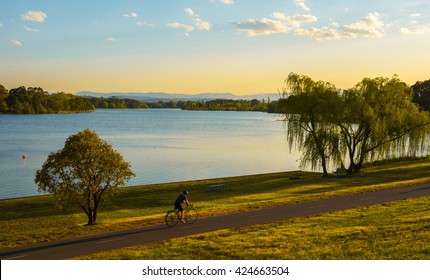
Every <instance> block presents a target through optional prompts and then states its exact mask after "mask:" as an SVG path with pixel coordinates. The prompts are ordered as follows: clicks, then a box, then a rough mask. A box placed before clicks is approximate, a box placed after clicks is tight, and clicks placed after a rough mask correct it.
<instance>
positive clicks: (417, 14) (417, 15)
mask: <svg viewBox="0 0 430 280" xmlns="http://www.w3.org/2000/svg"><path fill="white" fill-rule="evenodd" d="M409 16H410V17H420V16H421V14H420V13H415V14H410V15H409Z"/></svg>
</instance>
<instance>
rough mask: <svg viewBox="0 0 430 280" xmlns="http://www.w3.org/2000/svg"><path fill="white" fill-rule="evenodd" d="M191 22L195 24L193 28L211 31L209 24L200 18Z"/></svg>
mask: <svg viewBox="0 0 430 280" xmlns="http://www.w3.org/2000/svg"><path fill="white" fill-rule="evenodd" d="M193 22H194V23H195V26H196V28H197V29H198V30H206V31H210V30H211V27H212V25H211V24H210V23H209V22H207V21H204V20H202V19H201V18H198V17H197V18H193Z"/></svg>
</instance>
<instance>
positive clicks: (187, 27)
mask: <svg viewBox="0 0 430 280" xmlns="http://www.w3.org/2000/svg"><path fill="white" fill-rule="evenodd" d="M167 26H168V27H170V28H176V29H183V30H185V33H184V35H185V36H187V37H189V36H190V32H192V31H193V30H194V26H191V25H186V24H183V23H178V22H175V23H168V24H167Z"/></svg>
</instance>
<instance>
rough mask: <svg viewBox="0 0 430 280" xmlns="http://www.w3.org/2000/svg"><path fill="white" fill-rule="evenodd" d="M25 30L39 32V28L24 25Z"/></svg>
mask: <svg viewBox="0 0 430 280" xmlns="http://www.w3.org/2000/svg"><path fill="white" fill-rule="evenodd" d="M24 30H25V31H28V32H39V30H37V29H34V28H31V27H28V26H26V25H24Z"/></svg>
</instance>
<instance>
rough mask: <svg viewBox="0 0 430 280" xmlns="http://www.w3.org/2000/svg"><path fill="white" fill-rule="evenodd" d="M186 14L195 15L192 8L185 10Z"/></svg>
mask: <svg viewBox="0 0 430 280" xmlns="http://www.w3.org/2000/svg"><path fill="white" fill-rule="evenodd" d="M184 10H185V13H186V14H187V15H189V16H193V15H194V11H193V9H191V8H185V9H184Z"/></svg>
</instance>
